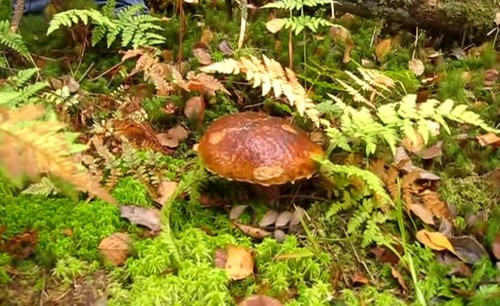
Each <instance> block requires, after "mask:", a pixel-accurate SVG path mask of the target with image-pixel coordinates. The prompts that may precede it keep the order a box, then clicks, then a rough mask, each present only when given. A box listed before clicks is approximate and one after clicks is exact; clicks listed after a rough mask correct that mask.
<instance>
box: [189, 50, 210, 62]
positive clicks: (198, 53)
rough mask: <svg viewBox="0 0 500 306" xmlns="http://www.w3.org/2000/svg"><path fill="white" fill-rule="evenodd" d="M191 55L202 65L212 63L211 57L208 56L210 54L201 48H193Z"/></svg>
mask: <svg viewBox="0 0 500 306" xmlns="http://www.w3.org/2000/svg"><path fill="white" fill-rule="evenodd" d="M193 55H194V57H196V59H197V60H198V62H199V63H200V64H202V65H210V64H211V63H212V56H211V55H210V52H209V51H208V49H206V48H201V47H198V48H194V49H193Z"/></svg>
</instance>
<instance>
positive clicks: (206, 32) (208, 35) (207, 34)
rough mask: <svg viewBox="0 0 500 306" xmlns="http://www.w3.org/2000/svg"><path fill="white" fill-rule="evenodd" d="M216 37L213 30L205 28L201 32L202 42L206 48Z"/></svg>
mask: <svg viewBox="0 0 500 306" xmlns="http://www.w3.org/2000/svg"><path fill="white" fill-rule="evenodd" d="M214 37H215V34H214V32H212V30H210V29H207V28H205V29H203V31H202V32H201V37H200V42H201V43H203V44H205V45H206V46H209V45H210V43H211V42H212V40H213V39H214Z"/></svg>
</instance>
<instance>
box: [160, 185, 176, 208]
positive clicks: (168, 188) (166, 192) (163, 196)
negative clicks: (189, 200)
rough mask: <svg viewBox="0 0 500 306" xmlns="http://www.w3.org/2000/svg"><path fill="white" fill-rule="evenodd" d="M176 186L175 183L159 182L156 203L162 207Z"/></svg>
mask: <svg viewBox="0 0 500 306" xmlns="http://www.w3.org/2000/svg"><path fill="white" fill-rule="evenodd" d="M178 185H179V184H178V183H177V182H169V181H161V182H160V186H158V194H159V197H158V198H157V199H156V202H157V203H158V204H160V205H162V206H163V205H164V204H165V203H166V202H167V201H168V200H169V199H170V197H171V196H172V195H173V194H174V193H175V191H176V189H177V186H178Z"/></svg>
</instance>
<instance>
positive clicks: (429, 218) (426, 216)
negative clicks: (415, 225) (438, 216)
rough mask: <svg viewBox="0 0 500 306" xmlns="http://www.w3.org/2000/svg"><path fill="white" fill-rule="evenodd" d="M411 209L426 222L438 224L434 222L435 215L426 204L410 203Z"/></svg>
mask: <svg viewBox="0 0 500 306" xmlns="http://www.w3.org/2000/svg"><path fill="white" fill-rule="evenodd" d="M410 210H411V212H412V213H414V214H415V215H416V216H417V217H418V218H419V219H420V220H422V221H423V222H424V223H426V224H430V225H436V224H435V223H434V215H433V214H432V212H431V211H430V210H428V209H427V208H426V207H425V206H424V205H422V204H415V203H412V204H410Z"/></svg>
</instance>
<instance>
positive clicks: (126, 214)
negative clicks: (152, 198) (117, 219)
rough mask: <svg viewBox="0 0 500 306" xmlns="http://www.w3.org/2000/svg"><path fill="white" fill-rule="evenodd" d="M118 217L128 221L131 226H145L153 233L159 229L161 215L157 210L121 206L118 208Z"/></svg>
mask: <svg viewBox="0 0 500 306" xmlns="http://www.w3.org/2000/svg"><path fill="white" fill-rule="evenodd" d="M120 215H121V217H122V218H126V219H128V220H129V221H130V223H132V224H139V225H142V226H145V227H147V228H149V229H151V230H152V231H155V232H157V231H159V230H160V228H161V221H160V215H161V213H160V210H158V209H154V208H146V207H141V206H136V205H122V206H120Z"/></svg>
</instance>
